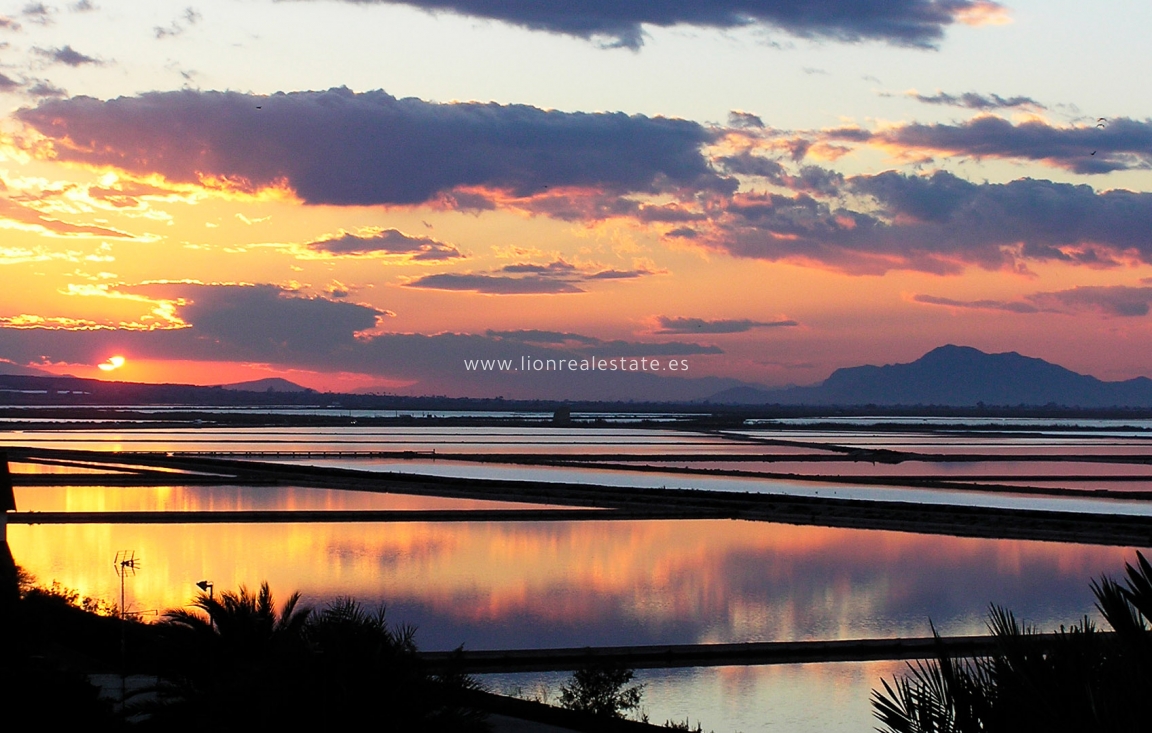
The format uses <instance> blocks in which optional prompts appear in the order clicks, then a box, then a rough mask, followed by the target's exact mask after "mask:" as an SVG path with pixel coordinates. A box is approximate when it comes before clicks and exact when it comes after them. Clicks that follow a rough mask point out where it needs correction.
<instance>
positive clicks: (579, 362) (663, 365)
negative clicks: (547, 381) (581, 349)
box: [464, 356, 688, 372]
mask: <svg viewBox="0 0 1152 733" xmlns="http://www.w3.org/2000/svg"><path fill="white" fill-rule="evenodd" d="M464 369H465V371H469V372H686V371H688V360H687V359H668V360H667V361H661V360H660V359H651V358H649V357H646V356H644V357H640V358H636V359H633V358H630V357H616V358H613V359H597V358H596V357H594V356H593V357H589V358H585V359H533V358H532V357H530V356H521V357H520V363H519V364H517V363H516V362H515V361H514V360H512V359H465V360H464Z"/></svg>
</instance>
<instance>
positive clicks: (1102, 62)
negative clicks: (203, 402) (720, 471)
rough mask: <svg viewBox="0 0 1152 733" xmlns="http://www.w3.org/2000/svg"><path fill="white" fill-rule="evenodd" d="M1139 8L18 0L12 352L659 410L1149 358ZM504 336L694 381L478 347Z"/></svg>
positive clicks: (77, 365) (1093, 370)
mask: <svg viewBox="0 0 1152 733" xmlns="http://www.w3.org/2000/svg"><path fill="white" fill-rule="evenodd" d="M1150 27H1152V4H1149V3H1145V2H1134V1H1132V0H1101V1H1098V2H1093V3H1088V2H1075V3H1073V2H1053V1H1051V0H1049V1H1048V2H1040V1H1039V0H1015V1H1009V2H1005V3H1003V4H998V3H993V2H985V1H983V0H834V1H833V2H816V1H815V0H695V1H694V2H683V1H682V0H581V1H580V2H570V1H566V2H561V1H559V0H555V1H554V0H506V1H505V2H491V1H485V0H377V1H374V2H373V1H371V0H359V1H347V2H342V1H339V0H295V1H284V2H273V1H271V0H211V1H208V2H195V3H194V4H192V5H188V4H187V2H179V3H168V2H162V1H156V2H149V3H141V2H116V1H114V0H80V1H79V2H61V3H57V4H53V3H38V2H33V3H27V2H14V3H0V105H3V121H2V123H0V230H2V231H0V278H2V281H0V282H2V283H3V288H0V358H2V359H4V360H6V363H4V364H0V367H3V368H2V369H0V371H9V372H12V371H18V370H20V369H36V370H40V371H42V372H49V373H54V374H73V375H76V376H86V377H98V378H101V379H122V380H131V381H149V382H157V381H178V382H192V383H197V384H220V383H226V382H236V381H241V380H247V379H258V378H262V377H270V376H282V377H285V378H288V379H291V380H292V381H295V382H298V383H300V384H303V385H306V386H309V387H314V388H317V389H323V390H352V389H356V388H376V389H379V390H385V391H391V392H400V393H407V394H451V395H473V396H496V395H504V396H507V397H529V396H546V397H555V398H564V397H569V396H571V397H589V396H601V397H613V398H620V397H623V398H628V397H644V398H650V399H652V398H660V397H662V396H666V397H668V398H670V399H671V398H682V397H691V398H696V397H705V396H707V395H708V394H711V393H712V392H715V391H718V390H720V389H723V388H724V387H726V386H730V385H732V384H734V383H735V382H734V381H733V380H739V381H741V382H746V383H753V384H759V385H766V386H780V385H787V384H810V383H813V382H817V381H819V380H821V379H824V378H825V377H827V376H828V374H830V373H831V372H832V371H833V370H834V369H836V368H838V367H843V366H854V365H857V364H863V363H874V364H883V363H891V362H902V361H911V360H913V359H915V358H917V357H919V356H920V355H921V354H923V353H924V352H926V351H928V350H930V349H932V348H934V347H936V346H940V345H942V344H946V343H956V344H963V345H969V346H975V347H977V348H980V349H982V350H985V351H1019V352H1021V353H1023V354H1026V355H1029V356H1036V357H1041V358H1044V359H1047V360H1049V361H1054V362H1057V363H1059V364H1062V365H1064V366H1066V367H1069V368H1071V369H1075V370H1077V371H1080V372H1084V373H1090V374H1093V375H1095V376H1097V377H1100V378H1102V379H1108V380H1114V379H1127V378H1130V377H1134V376H1138V375H1145V376H1152V360H1150V359H1149V357H1148V354H1149V353H1150V351H1152V323H1150V318H1149V309H1150V305H1152V94H1150V93H1149V92H1150V91H1152V82H1150V81H1149V78H1148V74H1147V69H1149V68H1152V44H1149V43H1148V42H1147V38H1146V33H1147V29H1148V28H1150ZM521 356H531V357H533V358H561V357H562V358H565V359H577V360H579V359H586V358H589V357H592V356H595V357H596V358H604V359H610V358H637V359H639V358H641V357H644V358H655V359H658V360H659V362H660V363H662V364H665V365H666V364H667V363H668V362H669V361H670V360H673V359H674V360H675V361H677V362H679V363H684V364H686V365H687V369H686V373H684V372H680V373H677V374H669V373H668V372H667V370H666V369H665V371H664V373H662V374H659V375H657V374H652V373H645V374H639V375H636V374H631V375H623V376H622V375H617V374H606V373H600V374H593V373H577V374H556V373H552V374H524V373H504V374H491V373H489V374H479V373H476V372H469V371H468V370H466V369H465V366H464V360H465V359H473V358H508V359H513V360H515V361H516V362H517V364H518V362H519V359H520V357H521ZM101 367H103V368H101ZM685 378H687V381H686V379H685ZM704 378H710V379H704ZM673 379H676V380H677V381H675V382H673V381H671V380H673Z"/></svg>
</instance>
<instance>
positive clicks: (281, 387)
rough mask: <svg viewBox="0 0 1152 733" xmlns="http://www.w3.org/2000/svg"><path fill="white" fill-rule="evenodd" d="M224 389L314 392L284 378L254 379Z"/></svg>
mask: <svg viewBox="0 0 1152 733" xmlns="http://www.w3.org/2000/svg"><path fill="white" fill-rule="evenodd" d="M220 386H221V388H223V389H230V390H234V391H237V392H312V391H313V390H312V389H310V388H309V387H302V386H300V385H299V384H296V383H295V382H289V381H288V380H287V379H284V378H282V377H267V378H265V379H254V380H252V381H250V382H235V383H233V384H222V385H220Z"/></svg>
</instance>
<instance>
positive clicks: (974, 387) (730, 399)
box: [710, 344, 1152, 408]
mask: <svg viewBox="0 0 1152 733" xmlns="http://www.w3.org/2000/svg"><path fill="white" fill-rule="evenodd" d="M710 401H711V402H715V403H720V404H730V405H735V404H739V405H844V406H852V405H907V406H911V405H937V406H947V407H970V406H977V405H988V406H993V405H995V406H1011V407H1015V406H1019V405H1029V406H1032V405H1057V406H1063V407H1086V408H1101V407H1152V379H1148V378H1147V377H1137V378H1135V379H1129V380H1126V381H1123V382H1105V381H1102V380H1100V379H1097V378H1096V377H1092V376H1088V375H1085V374H1077V373H1076V372H1074V371H1072V370H1070V369H1065V368H1064V367H1062V366H1058V365H1056V364H1052V363H1050V362H1047V361H1044V360H1043V359H1036V358H1033V357H1028V356H1021V355H1020V354H1018V353H1016V352H1014V351H1011V352H1007V353H1002V354H988V353H985V352H983V351H980V350H979V349H974V348H972V347H970V346H954V345H951V344H950V345H947V346H941V347H939V348H936V349H933V350H932V351H929V352H928V353H927V354H925V355H924V356H922V357H920V358H919V359H917V360H916V361H913V362H909V363H907V364H886V365H884V366H857V367H847V368H844V369H837V370H836V371H834V372H833V373H832V375H831V376H829V377H828V379H826V380H824V382H823V383H821V384H818V385H814V386H810V387H790V388H786V389H778V390H760V389H750V388H746V387H738V388H735V389H729V390H724V391H723V392H719V393H717V394H715V395H713V396H712V397H711V398H710Z"/></svg>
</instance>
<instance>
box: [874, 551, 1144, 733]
mask: <svg viewBox="0 0 1152 733" xmlns="http://www.w3.org/2000/svg"><path fill="white" fill-rule="evenodd" d="M1092 591H1093V593H1094V594H1095V596H1096V607H1097V608H1098V609H1099V611H1100V613H1101V615H1103V616H1104V619H1105V621H1106V622H1107V623H1108V625H1109V626H1110V627H1111V628H1112V633H1108V632H1103V631H1101V630H1099V629H1097V628H1096V626H1095V624H1094V623H1093V622H1092V620H1091V619H1089V618H1084V619H1083V620H1081V621H1080V623H1078V624H1075V625H1073V626H1071V627H1069V628H1064V627H1061V629H1060V631H1059V633H1058V634H1057V636H1056V639H1055V640H1054V641H1053V642H1050V643H1047V644H1045V645H1043V646H1041V645H1037V644H1035V643H1032V641H1034V639H1030V637H1034V636H1035V634H1036V633H1037V630H1036V629H1033V628H1031V627H1028V626H1023V625H1021V624H1020V623H1019V622H1018V621H1017V620H1016V618H1015V617H1014V616H1013V614H1012V613H1011V612H1010V611H1008V610H1005V609H1003V608H999V607H996V606H994V607H993V608H992V611H991V616H990V619H989V622H988V627H989V629H990V631H991V632H992V634H993V636H994V637H995V638H996V640H997V649H996V651H995V652H994V653H993V654H992V655H990V656H986V657H974V658H954V657H949V656H947V655H943V654H942V655H940V657H939V658H938V659H936V660H935V661H932V662H927V663H918V664H916V665H909V672H908V674H907V675H906V676H905V677H903V678H898V679H896V680H895V681H894V682H893V683H892V684H889V683H888V682H887V681H884V682H883V686H884V689H883V690H882V691H880V690H877V691H874V692H873V701H872V702H873V708H874V711H875V714H876V717H877V718H878V719H879V720H880V721H881V722H882V723H883V724H884V726H885V727H884V729H883V730H885V731H890V732H891V733H977V732H978V731H979V732H987V733H998V732H1000V731H1005V732H1008V731H1011V732H1018V731H1046V732H1050V731H1076V732H1077V733H1097V732H1098V733H1128V732H1131V733H1137V732H1138V731H1139V732H1143V731H1148V730H1152V629H1150V627H1149V623H1150V621H1152V564H1149V562H1148V561H1147V560H1146V559H1145V558H1144V556H1143V555H1142V554H1140V553H1137V562H1136V565H1131V564H1128V565H1127V566H1126V577H1125V578H1124V579H1123V580H1122V582H1117V581H1116V580H1114V579H1112V578H1108V577H1104V578H1101V579H1100V580H1098V581H1094V582H1093V583H1092Z"/></svg>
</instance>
